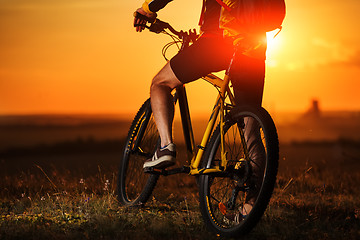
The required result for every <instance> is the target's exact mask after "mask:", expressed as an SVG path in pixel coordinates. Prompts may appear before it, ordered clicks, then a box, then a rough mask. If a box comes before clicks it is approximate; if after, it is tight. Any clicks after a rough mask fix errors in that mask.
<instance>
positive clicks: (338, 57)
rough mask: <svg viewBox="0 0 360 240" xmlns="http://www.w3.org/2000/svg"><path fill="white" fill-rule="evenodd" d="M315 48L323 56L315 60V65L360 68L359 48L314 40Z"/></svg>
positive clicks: (335, 42) (318, 39)
mask: <svg viewBox="0 0 360 240" xmlns="http://www.w3.org/2000/svg"><path fill="white" fill-rule="evenodd" d="M312 44H313V46H314V47H316V48H318V50H320V51H321V50H325V52H324V51H321V52H322V53H323V54H322V55H321V56H318V59H314V60H315V62H314V64H315V65H323V66H330V65H331V66H336V65H338V66H355V67H359V68H360V56H359V54H360V49H359V48H358V46H354V45H351V44H344V43H342V42H339V41H328V40H325V39H322V38H314V39H313V40H312Z"/></svg>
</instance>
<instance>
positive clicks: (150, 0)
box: [144, 0, 172, 13]
mask: <svg viewBox="0 0 360 240" xmlns="http://www.w3.org/2000/svg"><path fill="white" fill-rule="evenodd" d="M171 1H172V0H145V3H144V4H146V3H147V5H148V9H149V10H150V11H151V12H154V13H155V12H157V11H159V10H160V9H162V8H164V7H165V6H166V5H167V4H168V3H169V2H171Z"/></svg>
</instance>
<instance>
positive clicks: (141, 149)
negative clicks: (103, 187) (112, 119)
mask: <svg viewBox="0 0 360 240" xmlns="http://www.w3.org/2000/svg"><path fill="white" fill-rule="evenodd" d="M159 144H160V138H159V134H158V131H157V128H156V125H155V122H154V118H153V115H152V111H151V105H150V99H148V100H147V101H146V102H145V103H144V104H143V105H142V106H141V108H140V109H139V111H138V113H137V114H136V116H135V118H134V120H133V122H132V124H131V127H130V130H129V132H128V137H127V139H126V142H125V146H124V151H123V156H122V160H121V163H120V167H119V173H118V184H117V192H118V201H119V202H120V203H121V204H122V205H125V206H136V205H143V204H144V203H145V202H146V201H147V200H148V199H149V197H150V195H151V193H152V191H153V189H154V187H155V185H156V182H157V180H158V178H159V176H158V175H153V174H147V173H144V170H143V164H144V162H145V160H147V159H149V158H151V157H152V156H153V154H154V152H155V151H156V148H157V147H158V145H159Z"/></svg>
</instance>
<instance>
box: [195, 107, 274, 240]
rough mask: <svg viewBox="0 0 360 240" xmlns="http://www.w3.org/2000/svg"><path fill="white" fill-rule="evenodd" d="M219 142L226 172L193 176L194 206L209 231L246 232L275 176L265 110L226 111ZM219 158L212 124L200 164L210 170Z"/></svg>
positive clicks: (216, 133)
mask: <svg viewBox="0 0 360 240" xmlns="http://www.w3.org/2000/svg"><path fill="white" fill-rule="evenodd" d="M240 131H242V133H243V137H241V135H240ZM224 140H225V152H226V158H227V161H228V165H227V167H226V171H225V173H224V174H221V175H220V174H209V175H201V176H200V177H199V183H200V185H199V190H200V192H199V196H200V210H201V213H202V216H203V218H204V221H205V224H206V225H207V226H208V228H210V230H212V231H214V232H216V233H217V234H220V235H221V236H226V237H234V236H240V235H244V234H246V233H248V232H249V231H250V230H251V229H252V228H253V227H254V226H255V225H256V224H257V222H258V221H259V220H260V218H261V216H262V215H263V213H264V212H265V210H266V207H267V205H268V203H269V201H270V197H271V195H272V192H273V188H274V184H275V180H276V174H277V169H278V159H279V143H278V136H277V132H276V128H275V125H274V123H273V121H272V119H271V117H270V115H269V114H268V113H267V112H266V110H265V109H263V108H260V109H253V108H250V107H241V108H236V109H233V110H232V111H231V112H230V114H229V115H228V117H227V121H226V124H225V126H224ZM246 152H248V154H246ZM220 162H221V135H220V127H219V126H218V127H217V128H216V130H215V131H214V134H213V135H212V137H211V139H210V142H209V144H208V147H207V148H206V150H205V154H204V158H203V160H202V166H201V167H203V168H210V167H213V166H216V165H219V164H220Z"/></svg>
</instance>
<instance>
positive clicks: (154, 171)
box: [144, 167, 164, 174]
mask: <svg viewBox="0 0 360 240" xmlns="http://www.w3.org/2000/svg"><path fill="white" fill-rule="evenodd" d="M163 172H164V170H163V169H158V168H153V167H146V168H144V173H150V174H163Z"/></svg>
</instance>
